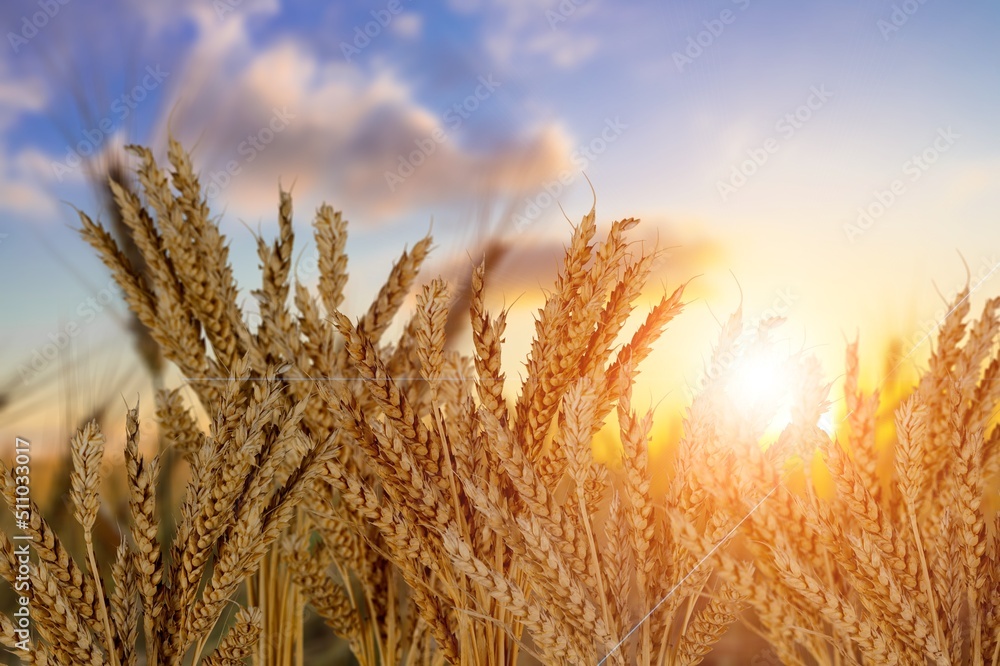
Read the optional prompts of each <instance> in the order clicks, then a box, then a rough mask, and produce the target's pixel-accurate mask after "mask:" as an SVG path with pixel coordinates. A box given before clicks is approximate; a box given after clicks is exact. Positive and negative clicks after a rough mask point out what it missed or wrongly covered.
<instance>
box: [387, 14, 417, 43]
mask: <svg viewBox="0 0 1000 666" xmlns="http://www.w3.org/2000/svg"><path fill="white" fill-rule="evenodd" d="M389 29H390V30H392V31H393V32H394V33H396V34H397V35H399V36H400V37H406V38H409V39H414V38H416V37H419V36H420V34H421V33H422V32H423V29H424V17H423V16H421V15H420V14H417V13H416V12H407V13H405V14H400V15H399V16H397V17H396V18H395V20H393V22H392V23H390V24H389Z"/></svg>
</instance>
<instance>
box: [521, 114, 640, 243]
mask: <svg viewBox="0 0 1000 666" xmlns="http://www.w3.org/2000/svg"><path fill="white" fill-rule="evenodd" d="M627 129H628V125H626V124H625V123H623V122H622V121H621V118H620V117H619V116H615V117H614V118H613V119H612V118H607V119H605V121H604V127H603V129H602V130H601V132H600V134H598V135H597V136H595V137H594V138H593V139H591V140H590V141H588V142H587V143H584V144H581V145H579V146H577V147H576V149H575V150H574V151H573V152H572V153H570V156H569V159H570V163H571V164H572V165H573V169H572V170H571V169H563V170H562V171H560V172H559V175H558V176H557V177H555V178H553V179H551V180H549V181H546V182H545V183H544V184H543V185H542V187H541V188H540V189H541V191H539V192H538V193H537V194H535V195H534V196H533V197H526V198H525V200H524V207H523V208H522V209H521V211H520V212H519V213H517V214H516V215H514V229H515V230H517V232H518V233H521V232H523V231H524V230H525V229H527V228H528V227H529V226H531V225H532V224H534V223H535V222H536V221H538V218H539V217H541V215H542V212H543V211H544V210H545V209H546V208H548V207H549V206H551V205H552V204H554V203H555V202H556V201H558V200H559V195H560V194H562V193H563V190H565V189H566V188H567V187H568V186H569V185H571V184H572V183H573V181H575V180H576V178H577V177H578V176H579V175H580V174H581V173H582V172H584V171H586V170H587V168H588V167H589V166H590V165H591V164H593V163H594V162H595V161H597V159H598V158H599V157H600V156H601V155H603V154H604V153H605V152H606V151H607V150H608V148H609V147H610V146H611V145H612V144H613V143H615V142H616V141H618V139H619V138H621V135H622V134H624V133H625V130H627Z"/></svg>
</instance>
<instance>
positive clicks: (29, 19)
mask: <svg viewBox="0 0 1000 666" xmlns="http://www.w3.org/2000/svg"><path fill="white" fill-rule="evenodd" d="M71 1H72V0H37V2H35V6H37V7H38V11H37V12H33V13H31V14H25V15H24V16H22V17H21V25H20V28H21V29H20V30H19V31H17V32H13V31H9V32H8V33H7V41H8V42H10V47H11V48H12V49H13V50H14V53H15V54H16V53H17V52H18V51H20V50H21V47H22V46H25V45H26V44H27V43H28V42H30V41H31V40H32V39H34V38H35V37H36V36H37V35H38V33H39V32H41V31H42V30H44V29H45V27H46V26H47V25H48V24H49V21H51V20H52V19H54V18H55V17H56V16H58V14H59V12H60V11H61V10H62V8H63V7H65V6H66V5H68V4H69V3H70V2H71Z"/></svg>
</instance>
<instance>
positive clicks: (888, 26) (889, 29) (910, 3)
mask: <svg viewBox="0 0 1000 666" xmlns="http://www.w3.org/2000/svg"><path fill="white" fill-rule="evenodd" d="M925 4H927V0H903V2H900V3H893V5H892V12H891V13H890V14H889V17H888V18H880V19H879V20H878V21H876V22H875V27H877V28H878V31H879V32H880V33H882V39H883V40H885V41H889V39H890V38H891V37H892V36H893V35H894V34H896V33H897V32H899V31H900V30H902V29H903V26H904V25H906V24H907V23H909V21H910V18H911V17H912V16H913V15H914V14H916V13H917V12H918V11H920V8H921V7H923V6H924V5H925Z"/></svg>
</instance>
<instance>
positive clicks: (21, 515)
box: [8, 437, 32, 656]
mask: <svg viewBox="0 0 1000 666" xmlns="http://www.w3.org/2000/svg"><path fill="white" fill-rule="evenodd" d="M11 472H13V475H14V505H13V506H11V507H10V510H11V512H12V513H13V514H14V524H15V525H16V526H17V529H18V530H20V531H21V533H20V534H14V535H12V536H11V540H12V541H14V542H15V543H14V544H12V551H13V552H12V553H11V556H12V559H13V562H11V564H14V563H16V565H17V566H16V569H15V571H14V580H13V584H14V585H13V589H14V594H15V598H14V612H13V613H12V614H11V619H12V624H13V625H14V626H13V629H14V631H13V633H14V638H15V640H14V645H13V647H14V648H15V649H17V650H19V651H21V652H22V653H24V654H25V655H26V656H27V655H29V654H30V650H31V597H32V593H31V547H30V542H31V541H32V538H31V535H30V534H26V533H25V532H27V531H28V528H29V527H30V525H31V442H29V441H28V440H26V439H24V438H22V437H15V438H14V467H13V469H11ZM8 501H9V500H8Z"/></svg>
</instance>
